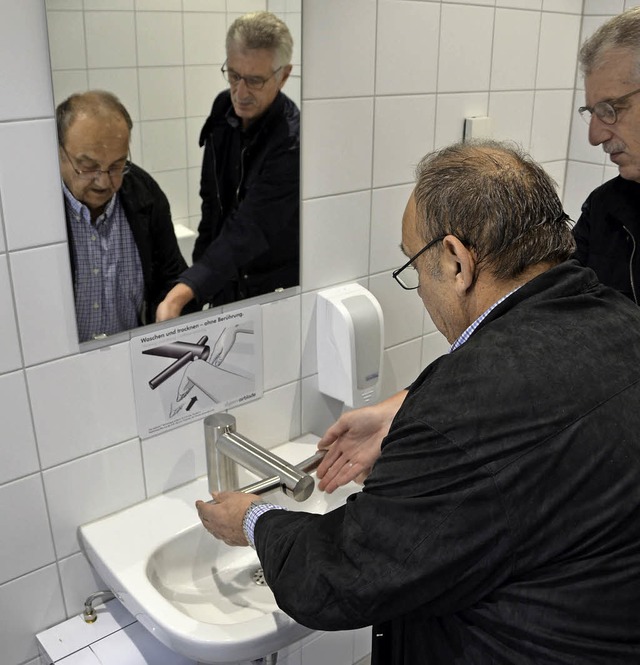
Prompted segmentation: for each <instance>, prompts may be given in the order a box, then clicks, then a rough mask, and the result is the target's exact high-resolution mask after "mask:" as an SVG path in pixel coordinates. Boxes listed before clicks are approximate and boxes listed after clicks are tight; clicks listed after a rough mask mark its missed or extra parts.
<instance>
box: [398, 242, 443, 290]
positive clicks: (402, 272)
mask: <svg viewBox="0 0 640 665" xmlns="http://www.w3.org/2000/svg"><path fill="white" fill-rule="evenodd" d="M445 238H446V235H444V236H438V237H437V238H434V239H433V240H432V241H431V242H428V243H427V244H426V245H425V246H424V247H423V248H422V249H421V250H420V251H419V252H418V253H417V254H414V255H413V256H412V257H411V258H410V259H409V260H408V261H407V262H406V263H405V264H404V265H403V266H400V268H398V269H397V270H394V271H393V272H392V273H391V274H392V276H393V279H395V280H396V282H398V284H400V286H401V287H402V288H403V289H406V290H407V291H413V290H414V289H417V288H418V287H419V286H420V277H419V275H418V271H417V270H416V268H415V266H414V265H413V262H414V261H415V260H416V259H417V258H418V257H419V256H420V255H421V254H424V252H426V251H427V250H428V249H429V248H431V247H433V246H434V245H435V244H436V243H439V242H440V241H441V240H444V239H445ZM407 268H411V270H407Z"/></svg>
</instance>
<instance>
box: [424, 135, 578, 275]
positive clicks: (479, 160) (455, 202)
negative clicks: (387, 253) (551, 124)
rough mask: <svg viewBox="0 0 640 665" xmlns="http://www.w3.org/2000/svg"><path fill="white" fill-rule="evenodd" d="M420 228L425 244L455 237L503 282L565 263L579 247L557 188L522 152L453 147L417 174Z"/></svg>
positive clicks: (430, 158) (479, 145) (504, 147)
mask: <svg viewBox="0 0 640 665" xmlns="http://www.w3.org/2000/svg"><path fill="white" fill-rule="evenodd" d="M416 181H417V182H416V187H415V191H414V196H415V202H416V211H417V220H418V228H419V229H420V231H421V233H422V234H423V239H424V241H425V243H426V242H428V241H429V240H431V239H433V238H437V237H438V236H444V235H448V234H451V235H454V236H456V237H457V238H458V239H459V240H460V241H461V242H463V243H464V244H465V245H466V246H467V247H469V248H471V249H472V250H473V251H474V253H475V255H476V257H477V260H478V263H479V264H485V265H486V267H487V269H488V270H489V271H490V272H491V273H492V274H493V275H494V276H495V277H496V278H498V279H514V278H516V277H518V276H519V275H520V274H522V273H523V272H524V271H525V270H526V269H527V268H528V267H529V266H532V265H535V264H538V263H543V262H552V263H554V264H555V263H560V262H561V261H565V260H567V259H568V258H570V257H571V255H572V254H573V251H574V249H575V242H574V240H573V234H572V233H571V229H570V227H569V217H568V216H567V215H566V213H565V212H564V211H563V209H562V203H561V202H560V199H559V198H558V195H557V193H556V189H555V183H554V182H553V180H552V179H551V177H550V176H549V175H548V174H547V173H546V172H545V171H544V169H543V168H542V167H541V166H540V165H539V164H537V163H536V162H534V161H533V160H532V159H531V157H529V155H527V154H526V153H525V152H523V151H522V150H521V149H520V148H519V147H518V146H516V145H515V144H511V143H499V142H497V141H473V142H466V143H456V144H454V145H451V146H449V147H447V148H444V149H442V150H439V151H435V152H432V153H430V154H428V155H427V156H426V157H424V158H423V159H422V161H421V162H420V164H419V165H418V167H417V169H416Z"/></svg>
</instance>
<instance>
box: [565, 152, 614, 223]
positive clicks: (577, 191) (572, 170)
mask: <svg viewBox="0 0 640 665" xmlns="http://www.w3.org/2000/svg"><path fill="white" fill-rule="evenodd" d="M603 181H604V167H603V166H597V165H595V164H585V163H583V162H574V161H569V163H568V164H567V175H566V176H565V181H564V198H563V200H562V204H563V207H564V210H565V212H566V213H567V214H568V215H569V217H571V219H573V220H575V221H576V222H577V221H578V219H580V212H581V210H582V204H583V203H584V202H585V201H586V200H587V197H588V196H589V194H591V192H592V191H593V190H594V189H595V188H596V187H599V186H600V185H601V184H602V183H603Z"/></svg>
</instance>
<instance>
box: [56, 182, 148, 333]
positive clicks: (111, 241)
mask: <svg viewBox="0 0 640 665" xmlns="http://www.w3.org/2000/svg"><path fill="white" fill-rule="evenodd" d="M62 188H63V191H64V198H65V207H66V210H67V217H68V219H69V221H70V228H71V233H72V234H73V253H74V256H73V259H74V262H75V266H76V271H75V278H74V291H75V301H76V320H77V324H78V337H79V339H80V341H81V342H84V341H86V340H89V339H93V338H95V337H96V336H102V335H112V334H114V333H117V332H120V331H122V330H129V329H130V328H135V327H137V326H139V325H140V315H141V311H142V305H143V301H144V279H143V275H142V265H141V263H140V255H139V254H138V248H137V247H136V243H135V240H134V238H133V233H132V232H131V228H130V226H129V224H128V222H127V218H126V215H125V212H124V209H123V207H122V204H121V202H120V197H119V196H118V194H117V193H116V194H115V195H114V196H113V197H112V198H111V200H110V201H109V203H108V204H107V207H106V208H105V211H104V212H103V213H102V215H100V217H98V219H97V220H96V221H95V223H94V224H92V223H91V215H90V213H89V209H88V208H87V207H86V206H85V205H84V204H82V203H80V201H78V200H77V199H76V198H75V197H74V196H73V194H71V192H70V191H69V189H68V188H67V187H66V186H65V185H64V183H63V185H62Z"/></svg>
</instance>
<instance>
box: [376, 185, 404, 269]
mask: <svg viewBox="0 0 640 665" xmlns="http://www.w3.org/2000/svg"><path fill="white" fill-rule="evenodd" d="M413 186H414V185H413V183H411V184H409V185H400V186H397V187H384V188H381V189H374V190H373V193H372V197H371V253H370V256H369V273H377V272H382V271H389V270H395V269H396V268H399V267H400V266H401V265H402V264H403V263H405V262H406V260H407V257H406V256H405V255H404V254H403V252H402V250H401V249H400V243H401V242H402V216H403V214H404V209H405V208H406V206H407V201H408V200H409V197H410V196H411V192H412V191H413Z"/></svg>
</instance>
